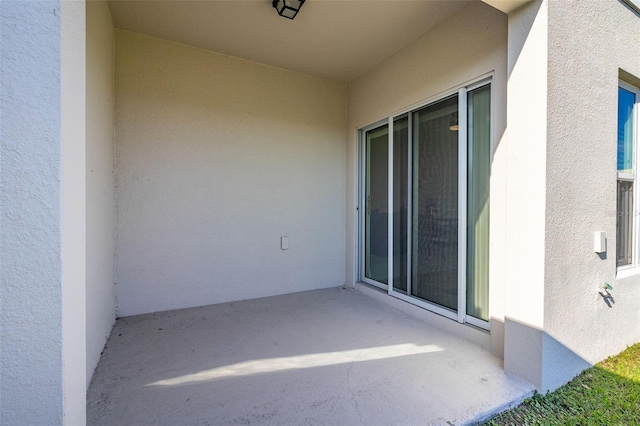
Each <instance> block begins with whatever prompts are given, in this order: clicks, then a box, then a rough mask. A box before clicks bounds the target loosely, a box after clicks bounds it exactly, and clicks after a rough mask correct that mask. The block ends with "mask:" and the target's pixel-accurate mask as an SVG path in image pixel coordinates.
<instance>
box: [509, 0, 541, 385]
mask: <svg viewBox="0 0 640 426" xmlns="http://www.w3.org/2000/svg"><path fill="white" fill-rule="evenodd" d="M547 33H548V24H547V4H546V2H542V1H536V2H532V3H529V4H528V5H527V6H525V7H523V8H521V9H519V10H516V11H514V12H512V13H510V14H509V46H508V58H509V64H508V70H509V83H508V85H509V87H508V92H507V93H508V94H507V96H508V99H507V104H508V107H507V129H508V131H507V139H508V143H509V150H508V161H507V162H508V166H507V182H508V185H507V192H506V203H507V210H506V211H507V214H506V225H505V226H506V236H507V237H506V238H507V250H506V256H505V263H506V276H507V280H506V286H505V287H506V288H505V293H506V297H505V300H506V304H505V317H506V319H505V348H504V367H505V370H506V371H507V372H510V373H513V374H515V375H517V376H519V377H521V378H522V379H524V380H526V381H528V382H529V383H532V384H534V385H535V386H537V387H540V386H541V383H542V381H543V379H542V374H543V369H542V362H543V357H542V351H543V328H544V267H545V199H546V198H545V197H546V178H545V177H546V171H545V170H546V158H547V157H546V147H547V143H546V142H547Z"/></svg>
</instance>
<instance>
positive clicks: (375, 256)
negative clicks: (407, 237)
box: [363, 125, 389, 285]
mask: <svg viewBox="0 0 640 426" xmlns="http://www.w3.org/2000/svg"><path fill="white" fill-rule="evenodd" d="M365 156H366V161H365V179H364V193H365V199H364V210H365V216H364V277H363V278H364V281H366V282H369V283H370V284H374V285H376V284H385V285H386V284H387V283H388V278H387V276H388V265H389V256H388V252H389V250H388V247H389V238H388V234H389V232H388V225H387V224H388V217H389V191H388V187H389V186H388V183H389V182H388V170H389V126H387V125H384V126H380V127H376V128H375V129H371V130H368V131H366V132H365Z"/></svg>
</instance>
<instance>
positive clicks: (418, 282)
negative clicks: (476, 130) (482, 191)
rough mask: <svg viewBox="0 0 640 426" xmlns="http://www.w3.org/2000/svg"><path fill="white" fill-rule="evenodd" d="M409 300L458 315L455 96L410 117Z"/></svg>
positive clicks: (456, 130)
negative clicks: (423, 301)
mask: <svg viewBox="0 0 640 426" xmlns="http://www.w3.org/2000/svg"><path fill="white" fill-rule="evenodd" d="M412 114H413V116H412V121H413V135H412V139H413V179H412V180H413V188H412V207H413V214H412V268H411V269H412V271H411V272H412V280H411V295H413V296H415V297H418V298H420V299H424V300H426V301H429V302H432V303H436V304H438V305H441V306H444V307H446V308H449V309H451V310H453V311H457V309H458V96H457V95H455V96H451V97H449V98H447V99H444V100H442V101H440V102H437V103H435V104H432V105H429V106H427V107H425V108H422V109H420V110H418V111H415V112H413V113H412Z"/></svg>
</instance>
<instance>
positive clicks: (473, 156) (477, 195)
mask: <svg viewBox="0 0 640 426" xmlns="http://www.w3.org/2000/svg"><path fill="white" fill-rule="evenodd" d="M467 108H468V115H467V123H468V124H467V128H468V130H467V138H468V148H467V149H468V150H467V153H468V154H467V155H468V162H467V167H468V170H467V315H471V316H472V317H475V318H478V319H481V320H484V321H488V320H489V176H490V166H491V126H490V125H491V86H488V85H487V86H482V87H480V88H478V89H475V90H471V91H469V92H468V93H467Z"/></svg>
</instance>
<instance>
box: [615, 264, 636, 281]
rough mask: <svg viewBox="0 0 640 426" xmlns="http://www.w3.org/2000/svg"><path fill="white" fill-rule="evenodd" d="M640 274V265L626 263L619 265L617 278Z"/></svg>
mask: <svg viewBox="0 0 640 426" xmlns="http://www.w3.org/2000/svg"><path fill="white" fill-rule="evenodd" d="M638 274H640V266H637V265H635V266H634V265H624V266H618V268H617V270H616V279H617V280H619V279H622V278H628V277H632V276H634V275H638Z"/></svg>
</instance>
